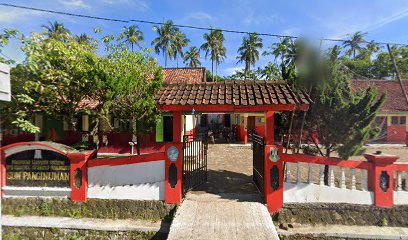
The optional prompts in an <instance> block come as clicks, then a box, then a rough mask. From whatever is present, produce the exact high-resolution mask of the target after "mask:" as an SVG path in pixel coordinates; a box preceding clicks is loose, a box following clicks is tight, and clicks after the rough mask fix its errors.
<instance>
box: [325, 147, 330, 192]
mask: <svg viewBox="0 0 408 240" xmlns="http://www.w3.org/2000/svg"><path fill="white" fill-rule="evenodd" d="M326 157H330V149H329V148H328V149H326ZM324 185H326V186H328V185H329V165H324Z"/></svg>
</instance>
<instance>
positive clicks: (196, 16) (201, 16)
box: [182, 11, 215, 22]
mask: <svg viewBox="0 0 408 240" xmlns="http://www.w3.org/2000/svg"><path fill="white" fill-rule="evenodd" d="M212 20H215V17H213V16H211V15H210V14H208V13H205V12H202V11H198V12H191V13H189V14H188V15H187V16H185V17H184V18H183V19H182V21H183V22H190V21H199V22H205V21H212Z"/></svg>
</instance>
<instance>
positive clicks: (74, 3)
mask: <svg viewBox="0 0 408 240" xmlns="http://www.w3.org/2000/svg"><path fill="white" fill-rule="evenodd" d="M60 2H61V3H62V4H63V5H64V6H65V7H68V8H89V5H88V4H86V3H84V1H82V0H62V1H60Z"/></svg>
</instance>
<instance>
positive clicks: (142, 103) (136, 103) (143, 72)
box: [101, 50, 163, 134]
mask: <svg viewBox="0 0 408 240" xmlns="http://www.w3.org/2000/svg"><path fill="white" fill-rule="evenodd" d="M102 68H103V69H104V82H102V83H101V84H102V87H101V89H102V90H101V91H102V93H103V94H102V96H103V99H102V100H103V101H102V102H103V103H104V105H105V107H108V108H109V109H110V112H112V113H113V115H114V116H117V117H119V118H122V119H130V120H134V121H136V122H142V123H143V124H138V127H137V128H136V129H133V131H134V132H135V133H138V134H139V133H144V132H148V131H150V130H151V128H152V126H154V124H155V122H156V105H155V101H154V93H155V92H156V91H158V90H159V89H160V88H161V84H162V81H163V73H162V69H161V67H159V66H158V65H157V62H156V60H154V59H153V58H151V57H149V56H148V54H147V53H140V52H129V51H127V50H121V51H119V50H118V51H115V52H114V53H112V54H110V55H109V56H106V57H104V58H103V60H102Z"/></svg>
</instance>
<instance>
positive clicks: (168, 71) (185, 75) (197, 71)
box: [163, 67, 205, 84]
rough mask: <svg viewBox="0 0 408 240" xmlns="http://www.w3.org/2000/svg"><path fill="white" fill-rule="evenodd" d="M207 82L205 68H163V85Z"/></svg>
mask: <svg viewBox="0 0 408 240" xmlns="http://www.w3.org/2000/svg"><path fill="white" fill-rule="evenodd" d="M202 82H205V68H187V67H186V68H163V83H164V84H171V83H202Z"/></svg>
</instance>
